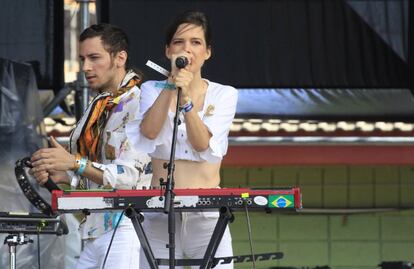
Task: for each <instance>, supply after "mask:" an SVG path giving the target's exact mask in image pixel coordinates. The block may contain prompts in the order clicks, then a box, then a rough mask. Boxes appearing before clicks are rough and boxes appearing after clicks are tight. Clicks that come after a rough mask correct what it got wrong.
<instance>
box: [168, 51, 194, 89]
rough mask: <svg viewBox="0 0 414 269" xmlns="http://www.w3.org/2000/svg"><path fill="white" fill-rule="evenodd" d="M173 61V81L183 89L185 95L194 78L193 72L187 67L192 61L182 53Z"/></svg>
mask: <svg viewBox="0 0 414 269" xmlns="http://www.w3.org/2000/svg"><path fill="white" fill-rule="evenodd" d="M173 59H174V58H173ZM172 63H174V65H175V66H174V68H173V74H174V75H173V78H172V79H173V82H174V84H175V86H176V87H177V88H178V89H181V90H182V93H183V96H187V92H188V88H189V86H190V83H191V81H192V80H193V73H192V72H190V71H189V70H187V69H186V68H185V67H186V66H188V64H189V63H190V62H189V60H188V58H187V57H186V56H184V55H180V56H178V57H177V58H175V60H173V61H172Z"/></svg>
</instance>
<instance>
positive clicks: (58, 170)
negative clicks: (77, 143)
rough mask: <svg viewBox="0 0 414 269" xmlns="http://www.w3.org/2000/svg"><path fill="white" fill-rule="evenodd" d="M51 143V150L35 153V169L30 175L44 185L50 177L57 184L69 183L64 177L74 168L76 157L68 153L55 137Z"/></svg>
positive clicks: (31, 170) (32, 158)
mask: <svg viewBox="0 0 414 269" xmlns="http://www.w3.org/2000/svg"><path fill="white" fill-rule="evenodd" d="M50 143H51V145H52V147H51V148H43V149H40V150H38V151H36V152H35V153H33V155H32V157H31V162H32V165H33V168H32V169H30V173H31V174H32V175H34V176H35V178H36V179H37V181H38V182H39V183H41V184H44V183H45V182H46V181H47V179H48V177H50V178H51V179H52V180H53V181H55V182H56V183H62V182H66V183H67V182H68V181H69V179H68V177H67V176H64V175H66V173H65V172H66V171H67V170H71V169H73V168H74V164H75V156H74V155H72V154H70V153H69V152H68V151H66V149H65V148H64V147H62V146H61V145H60V144H59V143H58V142H57V141H56V139H55V138H54V137H50ZM62 172H63V173H64V174H63V173H62Z"/></svg>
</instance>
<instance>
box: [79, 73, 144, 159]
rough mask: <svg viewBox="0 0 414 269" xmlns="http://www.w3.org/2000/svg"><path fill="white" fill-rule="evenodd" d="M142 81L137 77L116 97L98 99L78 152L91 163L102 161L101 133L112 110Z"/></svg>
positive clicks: (80, 141) (122, 88) (118, 92)
mask: <svg viewBox="0 0 414 269" xmlns="http://www.w3.org/2000/svg"><path fill="white" fill-rule="evenodd" d="M140 82H141V79H140V78H139V77H138V76H137V75H135V76H133V77H132V78H131V79H130V80H129V81H128V82H127V83H126V84H125V85H124V86H122V87H121V88H119V89H118V90H117V93H116V95H115V96H113V95H109V96H108V95H104V96H102V98H100V99H98V100H97V101H96V102H95V103H94V104H93V105H94V106H93V107H92V108H91V110H90V111H91V112H90V114H89V116H88V121H87V123H86V124H85V125H84V127H83V130H82V132H81V134H80V136H79V139H78V152H79V153H80V154H81V156H87V157H88V158H89V160H91V161H100V151H99V148H100V147H99V144H100V138H101V133H102V131H104V128H105V124H106V121H107V120H108V118H109V115H110V113H111V110H112V109H113V108H114V107H115V106H116V105H117V104H118V103H119V101H120V98H119V97H120V96H121V95H122V94H124V93H125V92H127V91H129V90H130V89H131V88H132V87H134V86H136V85H139V84H140Z"/></svg>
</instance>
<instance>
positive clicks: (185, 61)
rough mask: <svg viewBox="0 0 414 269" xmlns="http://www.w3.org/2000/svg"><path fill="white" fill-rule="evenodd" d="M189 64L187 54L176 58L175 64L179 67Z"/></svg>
mask: <svg viewBox="0 0 414 269" xmlns="http://www.w3.org/2000/svg"><path fill="white" fill-rule="evenodd" d="M187 64H188V59H187V57H185V56H180V57H177V59H175V66H176V67H177V68H179V69H181V68H184V67H186V66H187Z"/></svg>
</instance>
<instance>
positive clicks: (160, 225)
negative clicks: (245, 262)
mask: <svg viewBox="0 0 414 269" xmlns="http://www.w3.org/2000/svg"><path fill="white" fill-rule="evenodd" d="M206 82H207V83H208V87H207V92H206V95H205V99H204V105H203V109H202V110H201V111H199V112H198V115H199V116H200V119H201V120H202V122H203V123H204V124H205V125H206V126H207V128H208V130H209V131H210V133H211V134H212V137H211V138H210V141H209V148H208V149H207V150H205V151H203V152H197V151H195V150H194V148H193V147H192V145H191V144H190V142H189V141H188V140H187V132H186V128H185V118H184V117H183V115H180V120H181V122H182V123H181V124H180V125H179V127H178V132H177V144H176V153H175V159H176V160H190V161H196V162H204V161H207V162H210V163H217V162H220V161H221V160H222V158H223V156H224V155H225V154H226V152H227V146H228V139H227V137H228V134H229V131H230V126H231V123H232V121H233V119H234V115H235V112H236V105H237V90H236V89H235V88H233V87H231V86H225V85H221V84H218V83H214V82H210V81H208V80H206ZM163 84H165V81H164V82H158V81H148V82H146V83H144V84H142V86H141V89H142V94H141V108H140V114H139V115H138V116H137V117H136V118H137V119H136V120H134V121H131V122H129V123H128V124H127V128H126V133H127V136H128V139H129V141H130V143H131V144H132V145H133V146H135V147H136V148H140V149H141V150H144V151H145V152H148V153H149V155H150V156H151V157H153V158H156V159H161V160H169V156H170V150H171V139H172V131H173V120H174V114H175V113H173V112H171V111H170V112H169V113H168V118H167V120H166V122H165V123H164V125H163V127H162V129H161V131H160V133H159V134H158V136H157V138H156V139H154V140H150V139H148V138H146V137H144V136H143V135H142V134H141V132H140V129H139V124H140V122H141V120H142V119H143V117H144V113H145V112H146V111H147V110H148V109H149V108H150V107H151V106H152V104H153V103H154V102H155V100H156V99H157V97H158V95H159V94H160V93H161V91H162V90H164V89H163V88H164V87H163ZM165 90H167V89H165ZM218 216H219V214H218V212H197V213H194V212H191V213H190V212H182V213H176V224H175V227H176V258H177V259H179V258H184V257H186V258H202V257H203V256H204V253H205V250H206V248H207V245H208V243H209V241H210V239H211V235H212V233H213V231H214V227H215V225H216V223H217V219H218ZM167 219H168V218H167V216H166V215H165V214H160V213H150V214H145V220H144V222H143V227H144V230H145V232H146V234H147V237H148V240H149V241H150V245H151V248H152V250H153V252H154V255H155V258H166V259H168V256H169V255H168V251H169V249H167V248H166V247H165V245H166V243H168V221H167ZM232 255H233V250H232V245H231V236H230V231H229V228H228V227H227V228H226V231H225V233H224V235H223V238H222V241H221V243H220V245H219V247H218V249H217V252H216V255H215V257H227V256H232ZM140 260H141V262H140V269H143V268H148V264H147V261H146V257H145V255H144V254H143V252H142V250H141V259H140ZM198 267H199V266H196V267H194V268H198ZM161 268H165V267H164V266H162V267H161ZM177 268H178V267H177ZM215 268H218V269H225V268H226V269H227V268H233V264H232V263H231V264H225V265H217V266H216V267H215Z"/></svg>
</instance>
